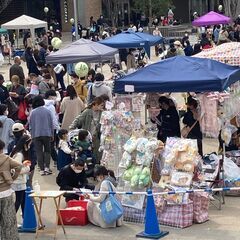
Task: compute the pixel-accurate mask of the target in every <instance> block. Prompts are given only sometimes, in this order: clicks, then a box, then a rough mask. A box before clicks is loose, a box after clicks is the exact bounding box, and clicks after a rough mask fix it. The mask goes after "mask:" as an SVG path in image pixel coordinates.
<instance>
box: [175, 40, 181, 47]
mask: <svg viewBox="0 0 240 240" xmlns="http://www.w3.org/2000/svg"><path fill="white" fill-rule="evenodd" d="M174 45H175V46H182V44H181V43H180V41H175V42H174Z"/></svg>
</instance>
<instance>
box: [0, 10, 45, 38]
mask: <svg viewBox="0 0 240 240" xmlns="http://www.w3.org/2000/svg"><path fill="white" fill-rule="evenodd" d="M1 27H2V28H6V29H12V30H18V31H19V30H20V29H30V31H31V35H32V37H35V29H37V28H45V30H46V31H47V28H48V24H47V22H45V21H42V20H39V19H36V18H33V17H29V16H27V15H22V16H20V17H17V18H15V19H13V20H11V21H9V22H7V23H4V24H2V26H1Z"/></svg>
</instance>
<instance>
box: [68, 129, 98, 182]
mask: <svg viewBox="0 0 240 240" xmlns="http://www.w3.org/2000/svg"><path fill="white" fill-rule="evenodd" d="M79 130H80V129H75V130H72V131H71V132H69V134H68V136H69V137H68V142H69V144H70V147H71V149H72V150H73V152H74V159H78V158H79V157H80V158H82V159H83V160H84V162H85V172H86V175H87V177H88V178H89V177H94V167H95V165H96V159H95V157H94V155H93V151H92V150H82V151H81V150H80V149H79V148H78V147H77V141H78V133H79ZM88 141H89V142H90V143H92V135H91V133H90V132H89V135H88Z"/></svg>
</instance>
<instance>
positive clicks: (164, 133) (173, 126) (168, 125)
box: [157, 107, 181, 142]
mask: <svg viewBox="0 0 240 240" xmlns="http://www.w3.org/2000/svg"><path fill="white" fill-rule="evenodd" d="M157 119H158V122H157V125H158V129H159V132H158V139H159V140H161V141H163V142H165V141H166V139H167V137H181V133H180V123H179V115H178V112H177V110H176V108H175V107H169V109H168V110H163V109H162V110H161V111H160V113H159V115H158V116H157Z"/></svg>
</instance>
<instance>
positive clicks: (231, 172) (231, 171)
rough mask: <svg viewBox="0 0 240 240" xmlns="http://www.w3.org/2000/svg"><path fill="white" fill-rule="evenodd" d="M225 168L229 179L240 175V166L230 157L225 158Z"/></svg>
mask: <svg viewBox="0 0 240 240" xmlns="http://www.w3.org/2000/svg"><path fill="white" fill-rule="evenodd" d="M223 169H224V174H225V178H226V179H227V180H234V179H238V178H239V177H240V168H239V167H238V166H237V165H236V164H235V163H234V162H233V161H232V160H231V159H229V158H224V162H223Z"/></svg>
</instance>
